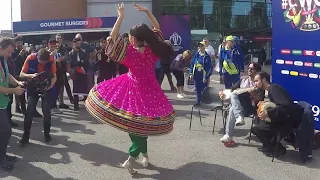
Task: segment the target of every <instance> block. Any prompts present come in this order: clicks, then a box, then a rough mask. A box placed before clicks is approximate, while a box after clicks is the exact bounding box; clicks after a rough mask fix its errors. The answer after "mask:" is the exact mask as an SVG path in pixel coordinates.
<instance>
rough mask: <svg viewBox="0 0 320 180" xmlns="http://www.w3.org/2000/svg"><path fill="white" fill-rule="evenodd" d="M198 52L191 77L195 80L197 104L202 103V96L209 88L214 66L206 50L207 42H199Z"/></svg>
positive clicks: (194, 57)
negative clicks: (206, 88)
mask: <svg viewBox="0 0 320 180" xmlns="http://www.w3.org/2000/svg"><path fill="white" fill-rule="evenodd" d="M197 45H198V52H197V53H196V54H195V55H194V56H193V58H192V62H191V66H190V71H189V75H190V78H193V79H194V83H195V87H196V92H197V104H199V103H200V102H201V95H202V92H203V90H204V88H205V87H207V83H208V79H209V77H210V75H211V71H212V65H211V58H210V56H209V55H208V53H207V52H206V50H205V42H203V41H202V42H199V43H198V44H197Z"/></svg>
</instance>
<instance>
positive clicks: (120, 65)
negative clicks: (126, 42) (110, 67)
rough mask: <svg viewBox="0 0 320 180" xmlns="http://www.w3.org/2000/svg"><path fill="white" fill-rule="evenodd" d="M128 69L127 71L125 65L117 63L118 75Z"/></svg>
mask: <svg viewBox="0 0 320 180" xmlns="http://www.w3.org/2000/svg"><path fill="white" fill-rule="evenodd" d="M128 71H129V69H128V68H127V67H126V66H125V65H123V64H119V75H121V74H125V73H127V72H128Z"/></svg>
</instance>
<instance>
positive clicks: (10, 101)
mask: <svg viewBox="0 0 320 180" xmlns="http://www.w3.org/2000/svg"><path fill="white" fill-rule="evenodd" d="M12 103H13V94H10V95H9V103H8V107H7V112H8V118H9V122H11V118H12Z"/></svg>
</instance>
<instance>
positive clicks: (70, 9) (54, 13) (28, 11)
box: [20, 0, 87, 21]
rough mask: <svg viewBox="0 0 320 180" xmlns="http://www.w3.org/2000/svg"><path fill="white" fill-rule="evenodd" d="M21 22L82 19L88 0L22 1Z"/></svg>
mask: <svg viewBox="0 0 320 180" xmlns="http://www.w3.org/2000/svg"><path fill="white" fill-rule="evenodd" d="M20 3H21V21H34V20H44V19H48V20H49V19H66V18H82V17H86V16H87V0H21V1H20Z"/></svg>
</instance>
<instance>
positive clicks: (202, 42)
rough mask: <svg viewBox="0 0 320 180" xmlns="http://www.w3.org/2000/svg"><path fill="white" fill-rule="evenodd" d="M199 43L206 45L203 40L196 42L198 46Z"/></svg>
mask: <svg viewBox="0 0 320 180" xmlns="http://www.w3.org/2000/svg"><path fill="white" fill-rule="evenodd" d="M200 44H202V45H206V43H205V42H204V41H201V42H198V43H197V46H199V45H200Z"/></svg>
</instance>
